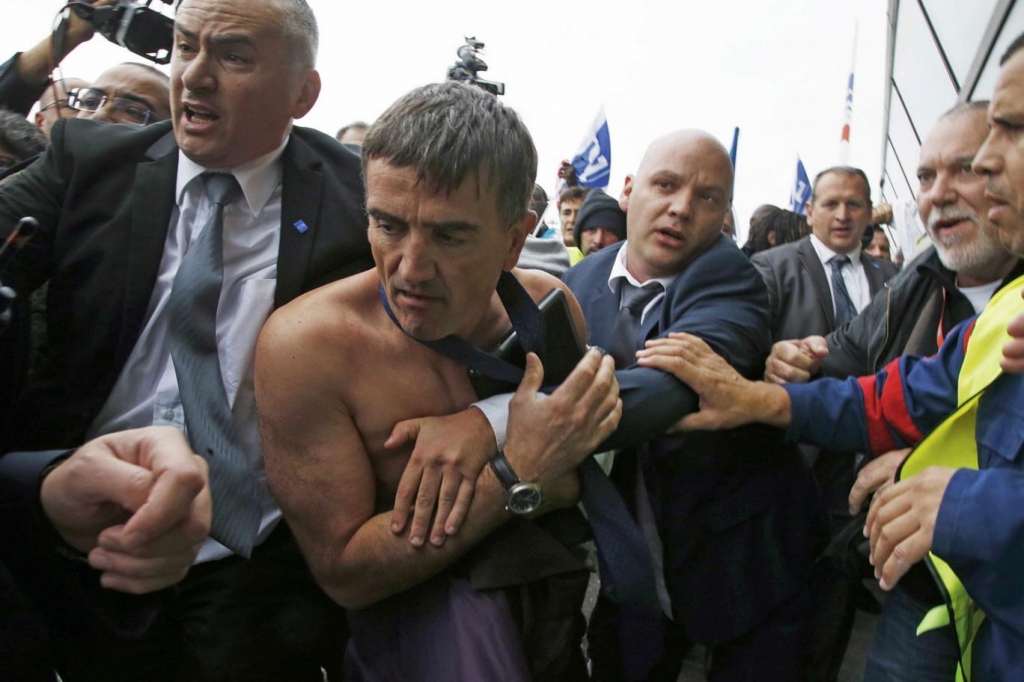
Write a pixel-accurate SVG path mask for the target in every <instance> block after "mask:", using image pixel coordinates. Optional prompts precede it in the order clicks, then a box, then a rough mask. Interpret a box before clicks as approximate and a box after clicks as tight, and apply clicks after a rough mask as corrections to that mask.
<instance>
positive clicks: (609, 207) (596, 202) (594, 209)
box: [573, 189, 626, 246]
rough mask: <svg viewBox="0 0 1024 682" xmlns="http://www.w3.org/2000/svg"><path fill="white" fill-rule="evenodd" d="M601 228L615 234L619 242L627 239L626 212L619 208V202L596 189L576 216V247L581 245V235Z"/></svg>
mask: <svg viewBox="0 0 1024 682" xmlns="http://www.w3.org/2000/svg"><path fill="white" fill-rule="evenodd" d="M599 227H600V228H602V229H605V230H611V231H612V232H614V233H615V235H616V236H618V238H619V241H624V240H625V239H626V212H625V211H623V210H622V209H621V208H619V202H618V201H616V200H615V199H612V198H611V197H610V196H608V195H607V194H605V193H604V192H603V191H602V190H599V189H594V190H591V191H590V194H588V195H587V198H586V199H584V200H583V205H582V206H580V212H579V215H577V216H576V224H575V225H574V226H573V237H574V238H575V239H576V245H577V246H579V245H580V243H581V242H580V235H582V234H583V233H584V232H586V231H587V230H596V229H597V228H599Z"/></svg>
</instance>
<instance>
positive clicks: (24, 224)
mask: <svg viewBox="0 0 1024 682" xmlns="http://www.w3.org/2000/svg"><path fill="white" fill-rule="evenodd" d="M37 227H39V222H38V221H37V220H36V219H35V218H29V217H27V216H26V217H25V218H22V219H21V220H19V221H18V224H17V225H15V226H14V230H12V231H11V233H10V234H9V235H7V239H5V240H4V243H3V244H0V270H2V269H3V267H4V266H5V265H7V261H9V260H11V259H12V258H13V257H14V254H16V253H17V252H18V249H20V248H21V247H23V246H25V243H26V242H27V241H28V240H29V239H31V238H32V235H33V234H35V229H36V228H37ZM17 297H18V294H17V293H16V292H15V291H14V289H12V288H10V287H5V286H4V285H3V282H0V334H2V333H3V331H4V330H5V329H7V325H8V324H10V322H11V307H12V305H13V304H14V299H15V298H17Z"/></svg>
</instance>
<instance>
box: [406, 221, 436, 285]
mask: <svg viewBox="0 0 1024 682" xmlns="http://www.w3.org/2000/svg"><path fill="white" fill-rule="evenodd" d="M400 257H401V259H402V260H401V263H399V266H398V274H399V276H400V277H401V278H402V280H403V281H405V282H407V283H408V284H413V285H416V284H423V283H424V282H429V281H430V280H431V279H433V278H434V275H435V267H434V256H433V252H432V249H431V245H430V243H429V240H427V239H425V238H424V236H423V235H421V234H419V232H418V231H417V230H411V231H410V234H409V236H408V237H407V238H406V239H404V240H403V243H402V249H401V254H400Z"/></svg>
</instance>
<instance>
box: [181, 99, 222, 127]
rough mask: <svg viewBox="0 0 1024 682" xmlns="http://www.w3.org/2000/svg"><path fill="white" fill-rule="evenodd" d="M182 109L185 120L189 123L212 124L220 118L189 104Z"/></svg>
mask: <svg viewBox="0 0 1024 682" xmlns="http://www.w3.org/2000/svg"><path fill="white" fill-rule="evenodd" d="M184 109H185V118H187V119H188V120H189V122H190V123H213V122H214V121H217V120H220V116H218V115H216V114H215V113H213V112H212V111H209V110H206V109H201V108H198V107H195V106H192V105H189V104H186V105H184Z"/></svg>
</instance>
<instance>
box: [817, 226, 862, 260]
mask: <svg viewBox="0 0 1024 682" xmlns="http://www.w3.org/2000/svg"><path fill="white" fill-rule="evenodd" d="M811 246H813V247H814V252H815V253H816V254H818V259H819V260H820V261H821V264H822V265H828V262H829V261H830V260H832V259H833V258H835V257H836V256H838V255H839V254H838V253H836V252H835V251H833V250H832V249H830V248H828V247H827V246H825V242H823V241H821V240H820V239H818V236H817V235H816V234H814V233H811ZM846 255H847V256H849V257H850V263H851V264H852V265H853V266H854V267H857V266H858V265H860V243H859V242H858V244H857V246H856V248H854V250H853V251H850V252H849V253H847V254H846Z"/></svg>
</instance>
